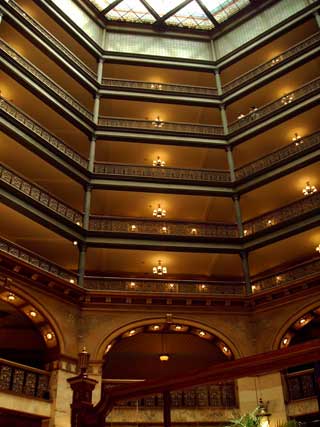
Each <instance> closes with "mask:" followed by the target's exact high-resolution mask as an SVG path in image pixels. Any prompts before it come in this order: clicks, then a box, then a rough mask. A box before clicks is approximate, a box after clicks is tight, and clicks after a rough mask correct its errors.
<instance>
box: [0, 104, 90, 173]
mask: <svg viewBox="0 0 320 427" xmlns="http://www.w3.org/2000/svg"><path fill="white" fill-rule="evenodd" d="M0 110H1V111H2V112H3V113H4V115H5V116H7V117H9V118H10V119H11V120H14V122H15V124H17V125H18V126H23V127H24V128H25V129H26V130H28V132H32V134H33V135H34V136H35V137H36V138H41V140H42V141H43V142H44V143H45V144H49V145H50V146H52V147H54V148H55V149H56V150H58V151H59V153H62V154H63V155H65V156H67V157H68V158H70V159H71V160H73V161H74V162H75V163H77V164H78V165H80V166H82V167H84V168H87V166H88V161H87V160H86V159H85V158H84V157H82V156H81V154H79V153H77V152H76V151H74V150H73V149H72V148H70V147H69V146H68V145H66V144H65V143H64V142H63V141H61V140H60V139H58V138H56V137H55V136H54V135H52V133H50V131H48V130H47V129H46V128H44V127H43V126H42V125H41V124H40V123H38V122H37V121H35V120H34V119H33V118H31V117H30V116H29V115H28V114H26V113H25V112H23V111H22V110H21V109H20V108H18V107H16V106H15V105H14V104H12V103H11V102H9V101H7V100H6V99H5V98H3V97H2V96H0Z"/></svg>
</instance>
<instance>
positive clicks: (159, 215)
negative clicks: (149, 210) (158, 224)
mask: <svg viewBox="0 0 320 427" xmlns="http://www.w3.org/2000/svg"><path fill="white" fill-rule="evenodd" d="M166 215H167V211H166V210H165V209H162V208H161V206H160V204H159V205H158V207H157V208H156V209H153V216H155V217H156V218H163V217H165V216H166Z"/></svg>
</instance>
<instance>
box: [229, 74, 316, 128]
mask: <svg viewBox="0 0 320 427" xmlns="http://www.w3.org/2000/svg"><path fill="white" fill-rule="evenodd" d="M319 89H320V78H318V79H315V80H312V81H311V82H309V83H307V84H305V85H304V86H302V87H300V88H298V89H296V90H295V91H293V92H290V93H287V94H285V95H284V96H282V97H281V98H279V99H277V100H275V101H272V102H269V103H268V104H266V105H263V106H262V107H259V108H257V109H255V110H254V111H252V112H251V113H249V114H247V115H246V116H244V117H243V118H241V119H238V120H237V121H235V122H233V123H230V125H229V133H233V132H236V131H237V130H239V129H242V128H244V127H247V126H249V125H251V124H252V123H253V122H256V121H259V120H261V119H265V118H266V117H268V116H272V115H273V114H274V113H275V112H279V111H281V110H285V109H286V108H287V107H288V106H289V105H293V104H295V103H296V102H297V101H299V100H300V99H302V98H305V97H308V95H313V94H316V93H317V92H318V91H319Z"/></svg>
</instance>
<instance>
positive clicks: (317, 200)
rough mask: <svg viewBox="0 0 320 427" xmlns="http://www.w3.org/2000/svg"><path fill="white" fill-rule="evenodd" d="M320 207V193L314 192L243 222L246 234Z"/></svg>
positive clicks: (262, 229) (281, 222)
mask: <svg viewBox="0 0 320 427" xmlns="http://www.w3.org/2000/svg"><path fill="white" fill-rule="evenodd" d="M319 208H320V193H314V194H312V195H310V196H306V197H304V198H302V199H299V200H296V201H295V202H293V203H290V204H289V205H286V206H283V207H282V208H279V209H276V210H274V211H271V212H267V213H266V214H263V215H261V216H259V217H257V218H254V219H252V220H249V221H246V222H244V223H243V228H244V234H245V236H249V235H251V234H255V233H258V232H261V231H264V230H266V229H269V228H272V227H274V226H277V225H279V224H283V223H285V222H287V221H291V220H293V219H295V218H297V217H299V216H301V215H304V214H306V213H308V214H310V213H311V212H312V211H316V210H317V211H318V210H319Z"/></svg>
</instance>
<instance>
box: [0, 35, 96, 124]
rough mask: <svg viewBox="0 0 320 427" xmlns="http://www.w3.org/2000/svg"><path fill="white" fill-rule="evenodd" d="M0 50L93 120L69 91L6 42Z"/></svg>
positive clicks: (2, 42)
mask: <svg viewBox="0 0 320 427" xmlns="http://www.w3.org/2000/svg"><path fill="white" fill-rule="evenodd" d="M0 50H1V51H2V52H4V53H5V54H6V55H7V56H8V57H9V58H10V59H12V60H14V61H15V62H16V63H17V64H19V65H20V66H21V67H22V68H23V69H24V70H26V71H28V72H29V73H30V74H31V75H32V76H33V77H35V78H37V80H38V81H40V82H41V83H42V84H44V85H45V86H46V87H47V88H48V89H50V90H51V91H52V92H54V93H55V94H56V95H58V96H59V97H60V98H62V99H63V100H64V101H65V102H67V103H68V104H69V105H70V106H71V107H72V108H74V109H75V110H76V111H78V112H79V113H80V114H82V115H83V116H84V117H86V118H87V119H89V120H92V119H93V115H92V113H90V112H89V111H88V110H87V109H86V108H85V107H83V106H82V105H81V104H80V103H79V102H78V101H77V100H76V99H75V98H73V97H72V96H71V95H69V94H68V92H67V91H65V90H64V89H62V87H60V86H59V85H58V84H57V83H55V82H54V81H53V80H52V79H50V78H49V77H47V76H46V75H45V74H44V73H43V72H42V71H40V70H39V69H38V68H37V67H35V66H34V65H33V64H32V63H31V62H30V61H28V60H27V59H25V58H23V57H22V56H21V55H20V54H19V53H18V52H17V51H15V50H14V49H12V47H10V46H9V45H8V44H7V43H6V42H5V41H4V40H0Z"/></svg>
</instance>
